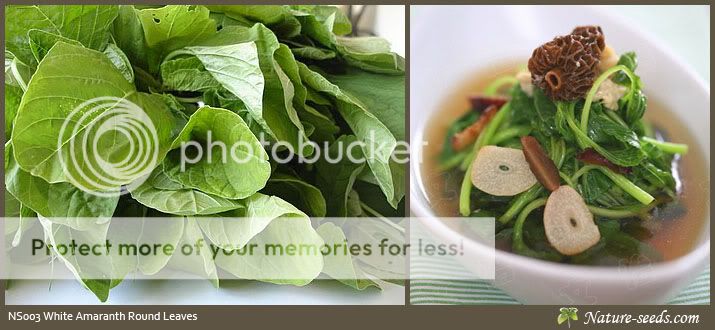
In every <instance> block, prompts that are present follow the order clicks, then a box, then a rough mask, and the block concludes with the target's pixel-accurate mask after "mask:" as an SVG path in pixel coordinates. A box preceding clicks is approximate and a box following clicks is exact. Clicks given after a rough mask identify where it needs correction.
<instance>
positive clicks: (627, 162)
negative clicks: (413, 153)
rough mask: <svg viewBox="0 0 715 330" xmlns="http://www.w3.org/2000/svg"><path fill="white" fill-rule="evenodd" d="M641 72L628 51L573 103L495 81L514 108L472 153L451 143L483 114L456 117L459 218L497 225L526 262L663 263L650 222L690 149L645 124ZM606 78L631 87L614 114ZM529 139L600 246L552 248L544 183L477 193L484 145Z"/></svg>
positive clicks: (496, 90) (492, 91) (447, 155)
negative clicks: (587, 218) (568, 251)
mask: <svg viewBox="0 0 715 330" xmlns="http://www.w3.org/2000/svg"><path fill="white" fill-rule="evenodd" d="M636 66H637V60H636V54H635V53H632V52H629V53H624V54H623V55H621V56H620V59H619V61H618V63H617V65H615V66H613V67H612V68H610V69H608V70H606V71H604V72H602V73H601V74H600V76H599V77H598V79H596V80H595V83H594V85H593V86H592V87H591V89H590V91H589V93H588V95H587V96H586V97H584V98H579V99H576V100H573V101H558V100H552V99H551V98H550V97H548V96H547V95H546V94H545V93H544V91H542V90H541V89H540V88H534V89H533V93H532V94H531V95H529V94H527V93H526V92H525V91H524V90H523V89H522V87H521V86H520V84H519V83H518V82H517V79H516V78H515V77H514V76H504V77H501V78H499V79H496V80H495V81H494V82H493V83H492V85H490V86H488V87H487V88H486V89H485V95H487V96H502V97H505V98H506V99H508V103H506V104H505V105H504V106H503V107H502V108H501V110H499V112H498V113H497V115H495V116H494V118H493V119H492V120H491V121H490V122H489V124H488V125H487V126H486V128H485V129H484V130H483V131H482V133H481V135H480V136H479V138H478V139H477V141H476V142H475V143H473V146H472V147H470V148H467V149H466V150H455V149H454V148H453V147H452V138H453V137H454V136H455V134H457V133H458V132H461V131H462V130H463V129H464V128H465V127H469V126H470V125H472V123H475V122H476V121H477V120H479V118H480V116H481V114H480V113H479V112H477V111H474V110H472V111H469V112H468V113H466V114H465V115H463V116H462V117H461V118H459V119H457V120H456V121H455V122H454V123H453V124H452V126H451V127H450V128H449V130H448V132H447V136H446V138H445V142H444V147H443V149H442V153H441V155H440V156H439V163H440V166H441V167H442V169H443V170H444V171H446V172H452V171H454V172H457V173H459V175H460V177H464V180H463V182H462V188H461V195H460V213H461V214H462V215H463V216H489V217H495V218H497V220H498V221H497V231H498V233H497V239H498V241H501V244H498V245H499V246H507V247H508V248H506V249H507V250H510V251H513V252H515V253H518V254H521V255H526V256H530V257H535V258H540V259H545V260H551V261H558V262H564V263H577V264H608V265H624V264H638V263H649V262H654V261H659V260H661V258H662V257H661V255H660V253H659V252H658V251H656V250H655V249H654V248H652V247H651V246H650V245H648V244H647V243H644V242H643V240H645V239H647V238H648V237H649V236H650V235H651V232H650V231H649V230H648V229H646V227H645V226H644V223H643V220H645V219H652V217H651V216H650V214H651V213H652V211H653V210H654V209H655V208H656V207H659V206H663V205H664V203H666V202H670V201H674V200H677V193H678V186H677V184H676V182H677V180H676V177H675V174H674V170H673V169H674V166H675V164H676V162H677V160H678V158H679V157H680V155H681V154H684V153H686V152H687V146H686V145H682V144H675V143H669V142H665V141H663V137H662V135H660V134H658V132H656V131H655V130H654V129H653V127H652V126H651V125H650V124H649V123H648V122H646V121H645V120H644V119H643V115H644V113H645V111H646V96H645V95H644V93H643V91H642V88H643V84H642V82H641V80H640V78H639V77H638V76H637V75H636V74H635V69H636ZM606 79H611V80H612V81H613V82H614V83H616V84H619V85H621V86H624V87H625V88H627V91H626V93H625V95H623V97H621V98H620V99H619V100H618V108H617V109H615V110H612V109H608V108H606V107H605V105H604V104H603V103H602V102H601V101H596V100H593V96H594V94H595V92H596V90H597V89H598V87H599V84H600V83H602V82H603V81H605V80H606ZM499 94H501V95H499ZM523 136H533V137H535V138H536V139H537V140H538V141H539V143H540V144H541V146H543V147H544V149H545V150H546V152H547V153H548V155H549V157H550V158H551V159H552V160H553V162H554V163H555V164H556V166H557V167H558V171H559V176H560V178H561V179H560V180H561V184H566V185H569V186H571V187H573V188H574V189H576V190H577V191H578V192H579V193H580V194H581V196H582V197H583V199H584V200H585V202H586V204H588V207H589V210H590V211H591V213H593V215H594V216H595V218H596V224H597V225H598V227H599V230H600V233H601V240H600V241H599V242H598V243H597V244H596V245H594V246H593V247H591V248H589V249H588V250H586V251H584V252H582V253H581V254H578V255H575V256H565V255H562V254H560V253H558V251H556V250H555V249H554V248H553V247H551V246H550V245H549V242H548V241H547V239H546V236H545V233H544V226H543V222H542V218H543V217H542V214H541V213H542V212H541V210H539V209H540V208H542V207H543V205H544V201H545V198H546V197H547V196H548V191H547V190H546V189H544V187H543V186H542V185H541V184H540V183H536V184H535V185H534V186H532V187H531V188H530V189H529V190H527V191H524V192H522V193H520V194H518V195H516V196H492V195H489V194H487V193H485V192H483V191H480V190H478V189H472V184H471V182H470V180H469V177H470V175H465V172H466V171H467V169H468V168H469V163H470V161H471V160H472V159H474V156H475V154H476V152H477V150H479V148H480V147H481V146H484V145H498V146H502V147H509V148H515V149H522V143H521V142H520V138H521V137H523Z"/></svg>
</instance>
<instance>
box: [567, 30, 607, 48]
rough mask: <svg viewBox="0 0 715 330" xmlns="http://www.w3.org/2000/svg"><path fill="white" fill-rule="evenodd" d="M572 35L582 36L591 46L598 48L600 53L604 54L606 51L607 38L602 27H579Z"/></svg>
mask: <svg viewBox="0 0 715 330" xmlns="http://www.w3.org/2000/svg"><path fill="white" fill-rule="evenodd" d="M571 34H574V35H578V36H582V37H584V38H586V40H587V42H588V44H589V45H595V46H597V47H598V51H599V52H602V51H603V50H604V49H606V37H605V36H604V35H603V31H601V27H600V26H594V25H589V26H577V27H576V28H575V29H573V31H572V32H571Z"/></svg>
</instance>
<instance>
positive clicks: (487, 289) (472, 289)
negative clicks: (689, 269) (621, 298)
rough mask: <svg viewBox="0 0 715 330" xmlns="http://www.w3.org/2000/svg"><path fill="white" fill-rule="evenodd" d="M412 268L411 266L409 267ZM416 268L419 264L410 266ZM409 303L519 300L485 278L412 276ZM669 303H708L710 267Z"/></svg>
mask: <svg viewBox="0 0 715 330" xmlns="http://www.w3.org/2000/svg"><path fill="white" fill-rule="evenodd" d="M411 268H412V267H411ZM412 270H413V271H415V270H416V271H419V267H417V268H412ZM410 303H411V304H413V305H422V304H447V305H515V304H519V302H518V301H516V300H515V299H514V298H512V297H510V296H509V295H508V294H506V293H505V292H504V291H502V290H500V289H498V288H496V287H494V286H492V285H491V284H489V283H486V282H484V281H466V280H426V279H424V280H423V279H420V280H411V281H410ZM668 304H671V305H709V304H710V267H709V266H708V268H707V269H706V270H705V271H704V272H703V273H702V274H700V276H698V277H697V278H696V279H695V281H693V283H692V284H690V285H689V286H688V287H686V288H685V289H684V290H683V291H682V292H680V294H679V295H678V296H676V297H675V298H673V299H672V300H670V301H669V302H668Z"/></svg>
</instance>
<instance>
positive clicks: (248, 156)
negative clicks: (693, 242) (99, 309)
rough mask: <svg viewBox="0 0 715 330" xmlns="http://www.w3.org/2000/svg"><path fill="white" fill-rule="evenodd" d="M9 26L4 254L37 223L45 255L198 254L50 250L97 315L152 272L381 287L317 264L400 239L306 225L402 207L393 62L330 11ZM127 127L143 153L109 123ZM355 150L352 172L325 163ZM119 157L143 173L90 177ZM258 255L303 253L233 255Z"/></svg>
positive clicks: (96, 14) (49, 9) (82, 10)
mask: <svg viewBox="0 0 715 330" xmlns="http://www.w3.org/2000/svg"><path fill="white" fill-rule="evenodd" d="M5 16H6V24H5V35H6V43H5V55H6V56H5V58H6V60H5V109H6V112H5V128H6V141H7V143H6V145H5V186H6V188H7V189H6V192H7V193H6V195H5V203H6V214H5V215H6V216H11V217H14V220H13V221H10V222H7V223H6V234H5V237H6V238H7V241H8V242H9V246H10V247H12V246H16V245H17V244H18V242H20V240H21V239H22V238H23V233H25V232H26V231H27V228H29V227H30V225H31V223H32V221H35V220H36V221H39V222H40V225H41V226H42V230H43V231H44V234H45V236H46V242H47V243H63V242H67V241H68V240H71V239H72V238H76V239H78V240H79V241H82V242H86V243H100V242H103V241H105V240H108V239H119V240H123V241H129V242H137V243H151V242H156V241H161V242H165V243H171V244H176V245H178V244H183V243H186V244H193V243H195V242H197V241H199V240H204V241H205V242H206V243H207V244H205V245H203V246H202V247H200V248H198V249H197V253H196V254H194V255H192V256H191V257H186V258H179V257H178V256H177V255H176V254H175V253H174V254H169V255H151V256H140V257H137V256H120V255H108V256H106V258H104V257H103V258H100V259H97V260H96V261H95V262H94V263H87V262H86V260H83V259H82V258H75V257H72V256H63V255H61V254H60V253H59V251H57V250H53V252H52V260H54V262H56V263H60V264H63V265H64V266H66V267H67V268H68V269H69V270H70V271H71V272H72V273H73V274H74V275H75V277H76V278H77V279H78V280H79V281H81V283H82V284H83V286H84V287H86V288H87V289H88V290H90V291H92V292H93V293H94V294H95V295H96V296H97V298H98V299H100V300H101V301H106V300H107V299H108V298H109V291H110V290H111V289H112V288H114V287H116V286H117V285H118V284H119V283H121V281H122V280H123V279H124V278H125V277H127V276H130V274H132V273H141V274H146V275H152V274H157V273H160V272H161V271H162V270H164V269H165V268H169V269H177V270H181V271H185V272H189V273H192V274H196V275H198V276H201V277H204V278H206V279H208V280H209V281H210V282H211V283H212V284H214V285H216V286H218V285H219V281H218V279H219V275H220V274H222V273H226V272H228V273H229V274H233V275H234V276H236V277H238V278H245V279H255V280H261V281H267V282H272V283H279V284H291V285H306V284H308V283H310V282H311V281H312V280H313V279H315V278H317V277H318V276H319V275H320V274H321V273H324V274H325V275H327V276H328V277H332V278H335V279H337V280H339V281H341V282H342V283H344V284H345V285H348V286H350V287H353V288H355V289H357V290H363V289H365V288H366V287H369V286H378V285H377V282H373V281H372V280H367V279H365V278H368V277H370V278H374V277H377V278H380V277H382V276H389V277H392V276H394V274H395V272H396V269H395V267H398V266H399V265H398V266H395V265H381V264H376V263H375V262H373V261H370V260H358V259H357V258H355V257H353V256H350V255H343V256H336V257H331V256H323V255H322V253H321V250H320V247H321V246H322V245H323V244H324V243H326V242H327V243H337V242H339V241H344V240H346V239H347V240H348V241H353V240H354V239H356V238H360V237H363V236H364V235H368V236H366V237H373V238H374V237H379V236H380V235H383V234H381V232H387V233H386V234H384V235H388V236H390V235H391V236H390V237H395V236H399V235H401V234H404V230H400V229H396V228H400V226H399V225H397V224H394V223H393V224H392V225H386V224H385V223H383V222H380V223H372V224H369V226H368V227H369V228H367V229H365V230H362V231H361V229H360V226H359V225H358V222H355V221H340V220H341V219H332V220H330V221H328V220H319V219H318V218H322V217H325V216H326V215H327V216H334V217H338V218H344V217H348V216H350V217H353V216H355V217H357V216H367V217H379V218H382V217H383V215H385V216H394V217H399V216H404V207H405V204H404V194H405V192H404V186H405V181H406V180H405V175H406V174H405V165H404V164H400V163H398V162H397V161H395V160H394V159H391V156H392V155H393V154H395V153H397V152H400V151H404V150H396V145H397V141H403V140H405V139H406V133H405V127H404V118H405V99H404V95H405V93H404V91H405V76H404V63H405V62H404V58H402V57H401V56H398V55H397V54H395V53H392V52H390V49H389V43H388V42H387V41H385V40H383V39H381V38H378V37H356V38H353V37H348V35H350V34H351V32H352V24H351V22H350V20H349V19H348V17H347V16H346V15H344V14H343V13H342V12H341V11H340V9H339V8H338V7H334V6H311V5H298V6H277V5H270V6H268V5H256V6H247V5H240V6H239V5H235V6H234V5H230V6H223V5H222V6H200V5H169V6H131V5H121V6H105V5H98V6H79V5H57V6H24V5H9V6H6V7H5ZM378 85H379V86H380V88H375V86H378ZM100 100H104V101H103V102H104V103H102V104H101V106H99V107H95V106H97V105H100V104H97V102H99V101H100ZM127 111H128V112H129V113H130V115H129V116H128V118H131V119H133V120H134V122H135V124H137V126H135V127H134V128H136V127H141V128H142V130H144V129H146V130H147V131H151V132H153V133H155V137H156V139H142V136H141V134H133V133H136V132H135V131H133V130H131V129H130V130H127V131H122V130H121V129H120V128H121V126H120V124H121V123H122V121H121V120H118V119H117V120H115V119H114V118H113V117H109V116H110V115H113V114H115V113H123V112H127ZM66 126H69V129H67V128H66ZM106 128H109V129H107V130H105V129H106ZM134 128H132V129H134ZM127 132H129V133H127ZM125 133H127V134H125ZM87 142H91V143H87ZM142 142H146V144H142ZM357 142H361V143H362V144H360V145H359V146H358V147H354V148H350V149H349V151H350V152H351V154H352V155H354V156H356V158H357V159H358V160H356V161H351V160H348V159H340V160H339V161H337V162H329V161H328V159H329V158H327V159H326V158H325V157H330V156H332V158H335V157H337V155H336V153H338V152H345V151H346V150H348V146H347V145H345V144H346V143H357ZM137 145H142V146H144V148H141V149H138V148H135V147H136V146H137ZM222 146H225V147H226V149H225V150H224V149H222ZM654 152H655V151H654ZM326 154H327V155H326ZM131 157H138V158H142V157H145V158H147V159H149V161H148V162H145V163H143V164H139V165H136V166H135V168H133V171H129V174H123V172H121V171H118V170H116V169H107V168H106V167H103V166H104V164H117V163H119V164H125V163H122V162H124V161H126V160H127V159H133V158H131ZM360 158H362V159H360ZM125 217H132V218H135V219H137V221H138V222H137V223H138V224H139V226H126V225H123V220H124V219H122V218H125ZM92 219H94V220H92ZM325 221H328V222H325ZM380 221H383V220H380ZM356 235H358V236H356ZM359 235H363V236H359ZM208 243H210V244H208ZM264 243H266V244H273V243H281V244H284V245H290V244H295V245H302V246H308V247H314V248H315V249H313V250H311V251H312V252H311V253H307V254H302V255H293V256H291V255H284V256H278V257H276V256H270V255H266V254H265V253H258V254H253V255H250V254H246V255H238V253H237V252H239V250H241V249H242V248H243V247H245V246H247V245H250V244H257V245H262V244H264Z"/></svg>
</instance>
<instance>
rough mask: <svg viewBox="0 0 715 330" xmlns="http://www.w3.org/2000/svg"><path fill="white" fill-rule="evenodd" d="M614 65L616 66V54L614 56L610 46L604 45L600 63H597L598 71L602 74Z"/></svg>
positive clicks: (614, 52)
mask: <svg viewBox="0 0 715 330" xmlns="http://www.w3.org/2000/svg"><path fill="white" fill-rule="evenodd" d="M616 64H618V54H616V51H615V50H613V48H611V46H608V45H606V48H604V49H603V51H602V52H601V61H600V62H599V63H598V69H599V70H601V72H603V71H606V70H608V69H610V68H611V67H613V66H615V65H616Z"/></svg>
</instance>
